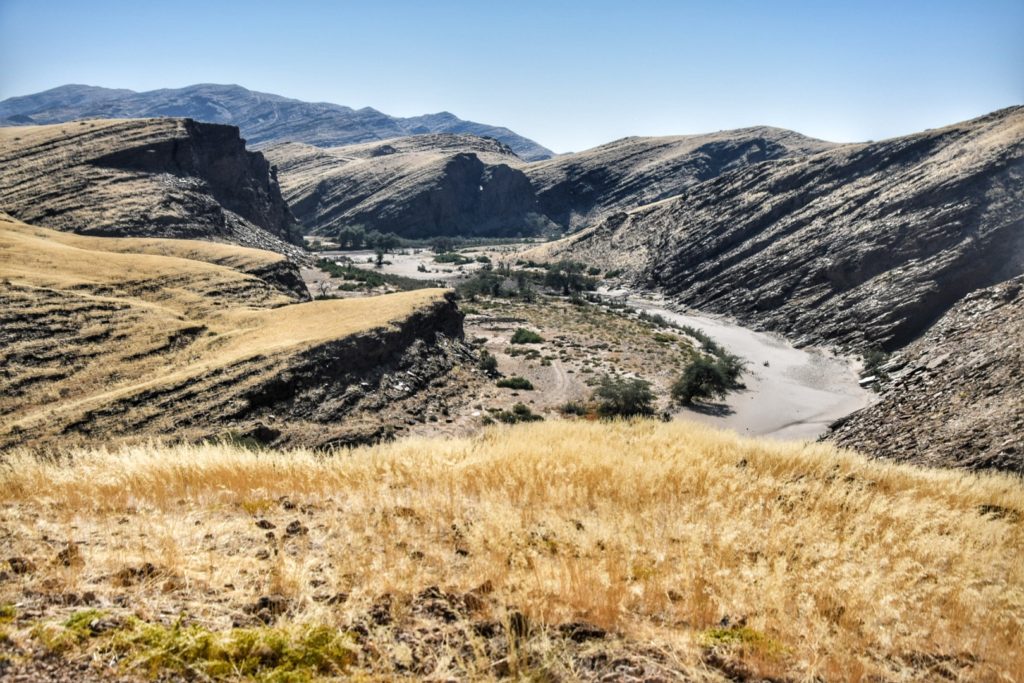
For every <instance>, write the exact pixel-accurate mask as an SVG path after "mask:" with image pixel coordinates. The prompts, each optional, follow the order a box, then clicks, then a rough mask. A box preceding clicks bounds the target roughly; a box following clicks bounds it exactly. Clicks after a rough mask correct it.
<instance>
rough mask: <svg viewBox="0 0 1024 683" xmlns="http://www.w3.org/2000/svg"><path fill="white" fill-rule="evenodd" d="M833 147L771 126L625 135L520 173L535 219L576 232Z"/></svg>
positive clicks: (536, 165) (531, 165)
mask: <svg viewBox="0 0 1024 683" xmlns="http://www.w3.org/2000/svg"><path fill="white" fill-rule="evenodd" d="M832 147H835V145H833V144H832V143H829V142H824V141H822V140H815V139H813V138H808V137H804V136H802V135H800V134H798V133H794V132H792V131H787V130H782V129H779V128H766V127H761V128H746V129H741V130H730V131H722V132H719V133H711V134H708V135H686V136H674V137H649V138H642V137H631V138H624V139H622V140H617V141H615V142H611V143H608V144H606V145H601V146H600V147H595V148H594V149H591V150H587V151H584V152H579V153H576V154H563V155H561V156H558V157H555V158H553V159H549V160H547V161H542V162H538V163H534V164H530V165H529V166H526V167H524V169H523V170H524V171H525V172H526V174H527V175H528V176H529V177H530V181H531V182H532V183H533V186H534V189H535V190H536V192H537V199H538V202H539V204H540V207H541V210H542V211H543V213H544V214H545V215H546V216H547V217H548V218H550V219H551V220H552V221H554V222H555V223H557V224H558V225H560V226H562V227H564V228H567V229H570V230H576V229H578V228H582V227H586V226H588V225H591V224H593V223H595V222H597V221H599V220H600V218H601V217H602V216H604V215H607V214H609V213H613V212H616V211H623V210H628V209H632V208H635V207H638V206H641V205H644V204H650V203H651V202H656V201H660V200H662V199H666V198H668V197H673V196H676V195H678V194H680V193H681V192H683V191H684V190H685V189H687V188H689V187H691V186H693V185H696V184H697V183H700V182H702V181H705V180H709V179H711V178H714V177H716V176H719V175H721V174H722V173H726V172H729V171H732V170H736V169H739V168H743V167H745V166H749V165H751V164H755V163H758V162H761V161H765V160H767V159H779V158H784V157H792V156H800V155H806V154H812V153H814V152H820V151H823V150H826V149H831V148H832Z"/></svg>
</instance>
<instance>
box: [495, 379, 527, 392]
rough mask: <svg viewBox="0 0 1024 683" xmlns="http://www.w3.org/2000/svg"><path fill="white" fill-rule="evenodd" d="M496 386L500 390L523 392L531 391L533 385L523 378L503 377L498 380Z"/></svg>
mask: <svg viewBox="0 0 1024 683" xmlns="http://www.w3.org/2000/svg"><path fill="white" fill-rule="evenodd" d="M498 386H499V387H501V388H502V389H522V390H524V391H530V390H532V389H533V383H532V382H531V381H530V380H528V379H526V378H525V377H505V378H504V379H499V380H498Z"/></svg>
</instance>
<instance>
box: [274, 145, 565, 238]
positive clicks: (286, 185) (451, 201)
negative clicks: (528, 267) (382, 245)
mask: <svg viewBox="0 0 1024 683" xmlns="http://www.w3.org/2000/svg"><path fill="white" fill-rule="evenodd" d="M265 152H266V154H267V157H268V158H269V159H270V160H271V161H272V162H273V163H274V164H275V166H276V167H277V169H278V174H279V177H280V181H281V187H282V189H283V191H284V195H285V198H286V199H287V200H288V202H289V204H290V206H291V207H292V210H293V211H294V212H295V215H296V217H298V219H299V220H300V221H301V222H302V223H303V225H304V226H305V227H306V229H307V231H309V232H312V233H315V234H320V235H333V234H336V233H337V232H338V230H340V229H341V228H344V227H349V226H360V227H362V228H364V229H365V230H367V231H369V230H377V231H379V232H384V233H386V232H393V233H396V234H398V235H401V236H403V237H410V238H425V237H433V236H437V235H472V236H515V235H532V234H536V232H537V231H538V230H540V229H541V228H542V227H543V226H544V225H545V221H544V220H543V219H542V218H541V217H540V216H539V215H538V211H539V208H538V206H537V200H536V197H535V195H534V192H533V189H532V187H531V186H530V181H529V179H527V177H526V175H524V174H523V172H522V171H521V170H520V169H519V168H518V167H519V166H520V165H522V161H521V160H520V159H519V158H518V157H517V156H516V155H515V153H514V152H513V151H512V150H511V149H510V148H509V147H508V146H506V145H504V144H503V143H501V142H499V141H497V140H494V139H490V138H479V137H474V136H469V135H418V136H414V137H407V138H400V139H397V140H389V141H387V142H384V143H370V144H365V145H352V146H348V147H338V148H331V149H321V148H318V147H312V146H310V145H304V144H299V143H287V144H282V145H275V146H271V147H268V148H267V149H266V150H265Z"/></svg>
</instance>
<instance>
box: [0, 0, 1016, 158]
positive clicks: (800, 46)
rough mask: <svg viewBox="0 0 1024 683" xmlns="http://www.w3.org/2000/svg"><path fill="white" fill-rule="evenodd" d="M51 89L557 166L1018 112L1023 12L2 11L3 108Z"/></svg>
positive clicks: (988, 6) (562, 6)
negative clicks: (139, 96) (376, 115)
mask: <svg viewBox="0 0 1024 683" xmlns="http://www.w3.org/2000/svg"><path fill="white" fill-rule="evenodd" d="M66 83H84V84H88V85H100V86H106V87H111V88H130V89H132V90H152V89H156V88H166V87H181V86H185V85H190V84H193V83H235V84H238V85H242V86H245V87H247V88H249V89H252V90H259V91H263V92H270V93H275V94H279V95H284V96H287V97H294V98H298V99H303V100H311V101H325V102H335V103H337V104H344V105H348V106H351V107H355V108H359V107H364V106H370V107H373V108H375V109H379V110H381V111H383V112H385V113H387V114H391V115H395V116H413V115H417V114H424V113H432V112H437V111H451V112H453V113H455V114H456V115H458V116H459V117H461V118H464V119H470V120H473V121H479V122H482V123H488V124H493V125H501V126H506V127H508V128H511V129H513V130H514V131H516V132H517V133H520V134H521V135H525V136H527V137H529V138H532V139H534V140H536V141H537V142H540V143H541V144H543V145H545V146H547V147H549V148H551V149H553V150H555V151H557V152H567V151H578V150H581V149H586V148H588V147H593V146H595V145H598V144H601V143H604V142H608V141H610V140H614V139H617V138H621V137H624V136H627V135H681V134H690V133H705V132H711V131H717V130H723V129H729V128H738V127H743V126H751V125H773V126H779V127H783V128H790V129H793V130H797V131H800V132H801V133H804V134H807V135H812V136H815V137H820V138H824V139H828V140H834V141H838V142H847V141H857V140H871V139H882V138H886V137H891V136H895V135H902V134H907V133H912V132H915V131H919V130H923V129H925V128H934V127H938V126H941V125H944V124H948V123H953V122H955V121H960V120H964V119H967V118H972V117H974V116H978V115H981V114H984V113H987V112H989V111H992V110H995V109H999V108H1002V107H1006V106H1010V105H1014V104H1024V0H971V1H963V2H950V1H946V0H929V1H915V0H904V1H900V0H885V1H875V0H865V1H863V2H854V1H850V2H838V1H835V0H820V1H818V2H810V1H790V0H771V1H764V0H762V1H742V0H717V1H715V0H707V1H705V2H696V1H686V0H675V1H672V0H663V1H651V0H630V1H625V0H624V1H622V2H606V1H604V0H588V1H586V2H568V1H567V2H559V1H558V0H546V1H540V2H538V1H534V0H511V1H509V2H497V1H496V0H479V1H477V2H454V1H448V0H419V1H417V2H405V1H397V0H396V1H389V0H375V1H373V2H367V1H366V0H358V1H351V2H350V1H348V0H335V1H333V2H327V1H323V2H314V1H311V0H290V1H289V2H259V1H254V0H250V1H248V2H230V1H226V0H202V1H194V0H176V1H175V2H146V1H143V0H132V1H131V2H120V1H107V2H104V1H93V2H81V1H78V0H76V1H66V0H0V99H4V98H7V97H11V96H16V95H26V94H30V93H33V92H39V91H41V90H46V89H48V88H52V87H56V86H58V85H63V84H66Z"/></svg>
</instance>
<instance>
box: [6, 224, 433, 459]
mask: <svg viewBox="0 0 1024 683" xmlns="http://www.w3.org/2000/svg"><path fill="white" fill-rule="evenodd" d="M278 263H283V259H282V257H280V256H279V255H277V254H271V253H268V252H262V251H259V250H255V249H246V248H242V247H234V246H229V245H222V244H210V243H205V242H196V241H187V240H159V239H130V238H124V239H122V238H96V237H82V236H77V235H71V234H67V233H60V232H56V231H53V230H47V229H43V228H37V227H32V226H28V225H25V224H23V223H18V222H15V221H12V220H9V219H6V218H0V298H2V300H3V304H4V305H3V309H2V311H0V322H2V325H0V327H2V332H0V340H2V342H3V346H2V350H0V359H2V366H3V371H2V373H0V387H2V389H3V390H2V391H0V446H2V445H8V446H9V445H12V444H25V443H33V442H35V441H38V440H43V439H46V438H49V437H53V436H56V435H62V436H61V438H67V439H72V440H74V439H76V438H86V437H88V436H89V435H90V434H92V433H96V434H98V435H101V436H103V437H104V438H111V437H115V436H119V435H132V436H138V435H139V434H147V433H148V434H154V433H169V432H174V433H176V434H179V435H180V436H190V435H191V436H195V435H202V433H203V431H204V430H205V431H207V432H209V430H210V425H211V424H214V423H216V422H217V421H218V420H219V419H220V418H222V417H229V416H231V415H233V414H235V415H237V414H238V413H239V412H240V411H242V412H244V411H245V410H246V407H247V405H248V403H251V400H250V399H248V398H246V396H247V394H246V392H247V391H250V390H252V391H255V390H257V389H258V388H259V387H260V386H262V385H264V384H266V383H267V382H269V381H275V380H274V378H275V377H277V376H279V375H280V374H281V373H282V372H284V371H285V370H286V369H287V368H288V367H290V366H291V364H292V363H293V360H294V359H295V358H296V357H298V356H301V355H302V354H304V353H307V352H310V351H311V350H314V349H316V348H318V347H320V346H322V345H324V344H327V343H331V342H336V341H338V340H342V339H346V338H350V337H352V336H353V335H357V334H360V333H364V332H368V331H371V330H376V329H385V328H387V329H395V326H394V325H392V323H394V322H399V321H404V320H406V319H408V318H409V317H410V316H412V315H413V314H414V313H416V312H418V311H423V310H425V309H427V308H429V307H431V306H434V305H436V304H438V302H441V301H442V299H443V291H442V290H420V291H416V292H408V293H402V294H396V295H392V296H386V297H379V298H375V299H373V300H369V299H353V300H346V301H314V302H305V303H296V297H294V296H290V295H289V294H287V293H285V292H283V291H281V290H280V289H279V288H277V287H275V286H273V284H272V281H269V280H267V279H263V278H261V277H258V276H257V275H256V274H253V273H261V272H266V271H267V269H268V268H269V269H272V268H273V266H274V265H275V264H278ZM232 401H234V403H232ZM247 402H248V403H247ZM186 416H187V417H188V418H189V419H188V420H184V421H183V418H184V417H186ZM189 427H191V428H192V429H189Z"/></svg>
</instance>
